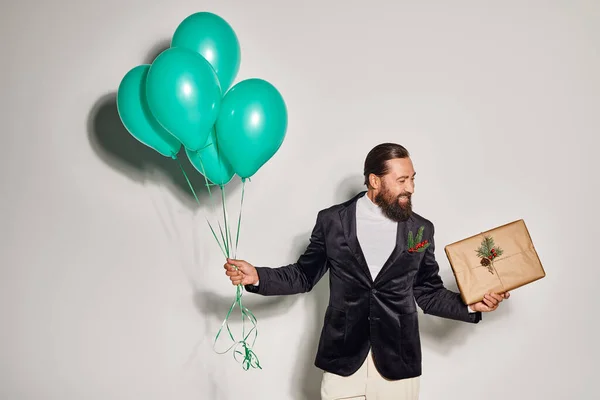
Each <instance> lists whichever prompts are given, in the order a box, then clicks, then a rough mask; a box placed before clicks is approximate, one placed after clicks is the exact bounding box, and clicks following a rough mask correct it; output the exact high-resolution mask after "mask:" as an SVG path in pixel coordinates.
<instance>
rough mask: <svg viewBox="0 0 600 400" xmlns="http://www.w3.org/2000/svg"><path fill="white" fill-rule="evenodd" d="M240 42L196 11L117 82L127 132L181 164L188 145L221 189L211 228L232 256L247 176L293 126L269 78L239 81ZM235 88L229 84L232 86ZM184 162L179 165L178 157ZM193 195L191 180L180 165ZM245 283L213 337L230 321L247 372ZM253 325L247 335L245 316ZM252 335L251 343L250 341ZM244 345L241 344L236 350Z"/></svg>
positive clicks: (250, 363) (251, 357)
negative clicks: (236, 208) (237, 181)
mask: <svg viewBox="0 0 600 400" xmlns="http://www.w3.org/2000/svg"><path fill="white" fill-rule="evenodd" d="M240 59H241V51H240V44H239V41H238V38H237V35H236V34H235V32H234V30H233V29H232V27H231V26H230V25H229V24H228V23H227V22H226V21H225V20H224V19H223V18H221V17H219V16H217V15H215V14H213V13H209V12H198V13H195V14H192V15H190V16H188V17H187V18H185V19H184V20H183V21H182V22H181V23H180V24H179V26H178V27H177V29H176V30H175V32H174V34H173V37H172V40H171V46H170V47H169V48H168V49H166V50H164V51H163V52H161V53H160V54H159V55H158V57H156V59H155V60H154V61H153V62H152V64H143V65H138V66H136V67H134V68H132V69H131V70H130V71H128V72H127V73H126V74H125V76H124V77H123V79H122V80H121V83H120V85H119V89H118V93H117V109H118V111H119V116H120V118H121V121H122V122H123V125H124V126H125V128H126V129H127V131H128V132H129V133H130V134H131V135H132V136H133V137H134V138H136V139H137V140H138V141H140V142H141V143H143V144H144V145H146V146H148V147H150V148H152V149H154V150H155V151H157V152H158V153H160V154H162V155H163V156H165V157H171V158H173V159H174V160H176V161H177V162H179V159H178V154H179V153H180V151H181V149H182V147H183V148H184V149H185V151H184V153H185V154H186V155H187V157H188V159H189V160H190V162H191V163H192V165H193V166H194V167H195V168H196V170H197V171H198V172H200V173H201V174H202V175H203V176H204V178H205V181H206V186H207V188H208V191H209V193H210V195H211V198H212V192H211V189H210V187H211V186H219V187H220V189H221V201H222V208H223V219H224V228H223V227H222V226H221V223H220V222H219V232H218V233H219V235H217V231H216V230H215V229H214V228H213V226H212V225H211V224H210V222H208V219H207V222H208V225H209V227H210V230H211V232H212V234H213V236H214V238H215V240H216V241H217V243H218V244H219V247H220V249H221V251H222V252H223V255H224V256H225V257H226V258H236V252H237V245H238V242H239V233H240V224H241V216H242V207H243V202H244V191H245V184H246V180H247V179H249V178H250V177H252V176H253V175H254V174H255V173H256V172H257V171H258V170H259V169H260V168H261V167H262V166H263V165H264V164H265V163H266V162H267V161H269V160H270V159H271V158H272V157H273V155H274V154H275V153H276V152H277V151H278V150H279V148H280V147H281V144H282V143H283V140H284V138H285V134H286V131H287V123H288V116H287V108H286V105H285V102H284V100H283V97H282V96H281V94H280V93H279V91H278V90H277V89H276V88H275V87H274V86H273V85H272V84H270V83H269V82H267V81H265V80H263V79H258V78H253V79H246V80H243V81H241V82H239V83H237V84H235V85H234V86H233V87H231V86H232V84H233V82H234V80H235V78H236V76H237V74H238V72H239V68H240ZM230 87H231V88H230ZM179 166H180V167H181V163H179ZM181 171H182V173H183V174H184V176H185V178H186V180H187V182H188V185H189V187H190V190H191V191H192V193H193V194H194V198H195V199H196V201H197V202H198V204H200V202H199V200H198V197H197V196H196V192H195V190H194V188H193V187H192V185H191V182H190V180H189V178H188V176H187V175H186V173H185V171H184V169H183V168H182V167H181ZM234 175H237V176H239V177H240V178H241V180H242V201H241V206H240V214H239V217H238V226H237V234H236V238H235V243H234V241H233V240H232V237H231V229H230V221H229V218H228V215H227V210H226V207H225V185H227V184H228V183H229V182H230V181H231V180H232V178H233V177H234ZM242 293H243V289H242V287H241V285H238V287H237V294H236V299H235V301H234V302H233V304H232V305H231V308H230V310H229V312H228V313H227V316H226V317H225V319H224V321H223V324H222V325H221V329H219V332H218V333H217V335H216V337H215V344H216V342H217V339H218V338H219V336H220V334H221V331H222V329H223V328H224V327H227V331H228V333H229V337H230V338H231V339H232V340H233V345H232V346H231V347H230V348H229V349H227V350H226V351H225V352H228V351H229V350H231V349H232V348H234V347H235V348H236V350H234V357H236V360H237V356H238V355H241V356H243V357H244V358H243V361H242V365H243V368H244V370H247V369H249V368H250V367H254V368H261V367H260V364H259V362H258V358H257V357H256V355H255V354H254V353H253V352H252V346H253V344H254V341H255V340H256V337H257V334H258V333H257V330H256V318H255V317H254V315H253V314H252V312H250V310H248V308H246V307H244V306H243V305H242V301H241V297H242ZM236 305H237V306H239V308H240V311H241V315H242V322H243V333H242V338H241V339H240V340H235V339H234V336H233V334H232V332H231V329H230V328H229V324H228V320H229V317H230V316H231V314H232V312H233V310H234V308H235V306H236ZM246 319H248V320H249V321H250V323H251V324H252V325H253V327H252V329H250V331H249V332H248V333H247V334H246V330H245V325H244V323H245V320H246ZM251 334H254V340H253V341H252V345H250V344H249V343H248V339H249V337H250V335H251ZM238 346H241V347H242V349H237V347H238Z"/></svg>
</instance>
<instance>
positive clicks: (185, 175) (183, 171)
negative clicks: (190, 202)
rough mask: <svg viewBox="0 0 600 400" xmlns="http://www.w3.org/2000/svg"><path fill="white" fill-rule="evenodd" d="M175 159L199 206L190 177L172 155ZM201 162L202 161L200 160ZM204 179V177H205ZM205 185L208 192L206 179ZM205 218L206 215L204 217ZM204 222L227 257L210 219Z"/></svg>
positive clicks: (177, 159)
mask: <svg viewBox="0 0 600 400" xmlns="http://www.w3.org/2000/svg"><path fill="white" fill-rule="evenodd" d="M174 158H175V160H176V161H177V164H179V168H180V169H181V172H182V173H183V176H184V177H185V180H186V181H187V184H188V186H189V188H190V190H191V192H192V194H193V195H194V199H196V203H197V204H198V205H199V206H200V205H201V204H200V200H198V196H197V195H196V191H195V190H194V187H193V186H192V182H190V178H188V176H187V174H186V173H185V170H184V169H183V165H181V161H180V160H179V158H178V157H174ZM201 163H202V161H201ZM203 169H204V168H203ZM205 179H206V177H205ZM206 187H207V188H208V192H209V193H210V185H209V184H208V181H206ZM204 218H206V217H204ZM206 222H207V223H208V226H209V228H210V230H211V232H212V234H213V236H214V237H215V240H216V241H217V243H218V244H219V247H220V248H221V252H222V253H223V256H224V257H227V253H226V252H225V249H224V248H223V246H222V245H221V242H219V239H217V235H216V234H215V230H214V229H213V227H212V225H211V224H210V221H209V220H208V218H206Z"/></svg>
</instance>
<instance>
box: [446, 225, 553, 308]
mask: <svg viewBox="0 0 600 400" xmlns="http://www.w3.org/2000/svg"><path fill="white" fill-rule="evenodd" d="M491 243H493V246H490V244H491ZM492 248H493V249H494V250H493V252H492V251H491V250H492ZM444 250H445V251H446V256H447V257H448V261H449V262H450V266H451V267H452V270H453V272H454V277H455V278H456V283H457V284H458V288H459V290H460V294H461V296H462V299H463V301H464V302H465V304H473V303H477V302H479V301H481V300H482V299H483V296H484V294H486V293H489V292H495V293H503V292H506V291H510V290H513V289H516V288H518V287H521V286H523V285H526V284H528V283H531V282H534V281H537V280H538V279H541V278H543V277H545V276H546V273H545V271H544V268H543V267H542V263H541V262H540V259H539V257H538V254H537V252H536V250H535V247H534V246H533V241H532V240H531V237H530V236H529V231H528V230H527V227H526V226H525V221H523V220H522V219H520V220H517V221H514V222H511V223H508V224H506V225H502V226H500V227H497V228H494V229H491V230H489V231H485V232H481V233H480V234H477V235H474V236H471V237H469V238H466V239H463V240H460V241H458V242H455V243H452V244H449V245H447V246H446V247H445V248H444ZM478 250H479V252H478ZM494 253H495V256H494ZM498 253H501V254H498ZM482 254H488V255H489V256H488V257H482ZM490 257H492V258H491V259H490ZM482 258H486V259H487V260H488V261H489V263H488V261H483V263H482ZM483 264H489V265H483Z"/></svg>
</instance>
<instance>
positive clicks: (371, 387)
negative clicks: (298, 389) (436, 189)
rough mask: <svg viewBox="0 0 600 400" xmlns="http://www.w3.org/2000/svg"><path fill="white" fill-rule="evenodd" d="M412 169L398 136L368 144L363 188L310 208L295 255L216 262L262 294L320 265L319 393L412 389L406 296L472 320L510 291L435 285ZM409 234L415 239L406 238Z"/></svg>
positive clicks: (417, 369) (309, 277)
mask: <svg viewBox="0 0 600 400" xmlns="http://www.w3.org/2000/svg"><path fill="white" fill-rule="evenodd" d="M415 175H416V174H415V171H414V168H413V164H412V161H411V159H410V156H409V153H408V151H407V150H406V149H405V148H404V147H403V146H401V145H398V144H394V143H384V144H381V145H379V146H376V147H375V148H373V149H372V150H371V151H370V152H369V154H368V155H367V157H366V160H365V165H364V177H365V185H366V186H367V191H366V192H362V193H360V194H359V195H357V196H356V197H354V198H353V199H351V200H349V201H347V202H345V203H343V204H338V205H335V206H332V207H330V208H328V209H325V210H322V211H320V212H319V213H318V216H317V221H316V224H315V227H314V229H313V231H312V235H311V238H310V243H309V245H308V248H307V249H306V251H305V252H304V254H302V255H301V256H300V258H299V259H298V261H297V262H296V263H294V264H290V265H287V266H283V267H279V268H267V267H256V268H255V267H254V266H252V265H251V264H249V263H247V262H246V261H241V260H227V263H226V264H225V269H226V274H227V275H228V276H229V277H230V279H231V282H232V283H233V284H234V285H239V284H242V285H245V287H246V290H248V291H249V292H255V293H258V294H261V295H265V296H273V295H289V294H296V293H304V292H308V291H310V290H311V289H312V288H313V287H314V285H315V284H316V283H317V282H318V281H319V279H320V278H321V277H322V276H323V274H324V273H325V272H326V271H327V270H329V280H330V298H329V305H328V307H327V309H326V311H325V320H324V325H323V329H322V332H321V338H320V342H319V345H318V350H317V356H316V360H315V365H316V366H317V367H318V368H320V369H322V370H323V371H324V374H323V379H322V382H321V398H322V399H323V400H333V399H367V400H371V399H380V400H381V399H394V400H397V399H402V400H415V399H418V396H419V379H420V378H419V377H420V375H421V343H420V338H419V328H418V318H417V309H416V305H415V301H414V300H416V303H417V304H418V305H419V307H420V308H421V309H422V310H423V311H424V313H426V314H432V315H436V316H439V317H444V318H449V319H454V320H459V321H464V322H470V323H477V322H479V321H480V320H481V313H482V312H489V311H493V310H495V309H496V308H497V307H498V305H499V304H500V302H502V300H504V299H507V298H508V297H509V295H510V294H509V293H508V292H506V293H503V294H496V293H491V294H487V295H486V296H485V298H484V299H483V301H481V302H479V303H477V304H473V305H471V306H470V307H469V306H467V305H465V304H464V303H463V302H462V300H461V298H460V295H459V294H458V293H455V292H452V291H450V290H448V289H446V288H445V287H444V284H443V282H442V280H441V278H440V276H439V274H438V273H439V267H438V264H437V262H436V260H435V255H434V250H435V244H434V226H433V224H432V223H431V222H430V221H429V220H427V219H425V218H423V217H422V216H420V215H418V214H416V213H414V212H413V211H412V203H411V196H412V194H413V192H414V180H415ZM421 227H422V229H421V232H422V234H421V235H419V228H421ZM409 232H412V233H409ZM409 235H412V238H413V239H418V241H419V243H412V244H410V246H409ZM411 246H412V247H411Z"/></svg>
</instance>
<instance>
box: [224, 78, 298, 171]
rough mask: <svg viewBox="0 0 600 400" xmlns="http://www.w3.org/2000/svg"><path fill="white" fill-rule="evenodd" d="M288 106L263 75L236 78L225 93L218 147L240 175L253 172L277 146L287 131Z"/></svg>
mask: <svg viewBox="0 0 600 400" xmlns="http://www.w3.org/2000/svg"><path fill="white" fill-rule="evenodd" d="M287 123H288V114H287V107H286V105H285V102H284V100H283V97H282V96H281V94H280V93H279V91H278V90H277V89H276V88H275V87H274V86H273V85H272V84H270V83H269V82H267V81H265V80H262V79H247V80H244V81H241V82H239V83H238V84H236V85H235V86H234V87H232V88H231V90H230V91H229V92H228V93H227V94H226V95H225V97H224V98H223V101H222V103H221V110H220V112H219V118H218V119H217V124H216V128H217V139H218V142H219V146H220V149H221V151H222V153H223V154H224V155H225V157H226V158H227V160H229V162H230V163H231V166H232V167H233V170H234V171H235V172H236V174H238V175H239V176H240V177H242V178H249V177H251V176H252V175H254V174H255V173H256V171H258V170H259V169H260V167H262V166H263V165H264V164H265V163H266V162H267V161H269V160H270V159H271V157H273V155H274V154H275V153H276V152H277V150H279V148H280V147H281V144H282V143H283V140H284V138H285V134H286V131H287Z"/></svg>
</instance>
